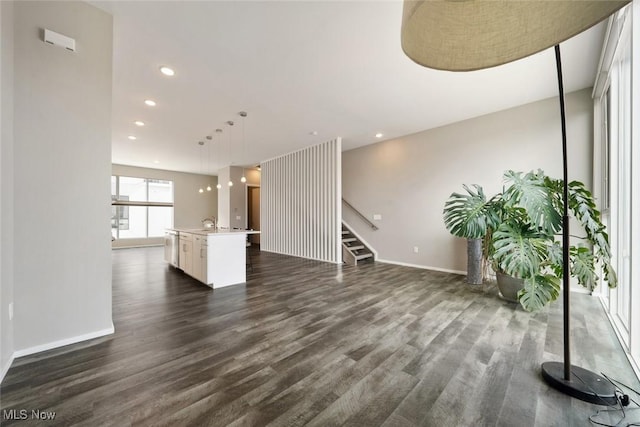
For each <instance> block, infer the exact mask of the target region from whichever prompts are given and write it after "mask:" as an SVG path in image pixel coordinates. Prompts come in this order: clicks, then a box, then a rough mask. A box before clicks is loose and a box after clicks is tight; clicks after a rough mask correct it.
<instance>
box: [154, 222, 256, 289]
mask: <svg viewBox="0 0 640 427" xmlns="http://www.w3.org/2000/svg"><path fill="white" fill-rule="evenodd" d="M258 233H260V232H259V231H254V230H235V229H234V230H229V229H222V228H198V229H191V228H172V229H168V230H167V231H166V233H165V251H164V253H165V257H164V258H165V261H167V262H168V263H169V264H171V265H173V266H174V267H176V268H179V269H181V270H182V271H184V272H185V273H187V274H188V275H190V276H191V277H193V278H195V279H197V280H199V281H200V282H202V283H204V284H206V285H208V286H210V287H212V288H214V289H217V288H222V287H225V286H230V285H235V284H238V283H244V282H246V280H247V270H246V268H247V267H246V259H247V235H248V234H258Z"/></svg>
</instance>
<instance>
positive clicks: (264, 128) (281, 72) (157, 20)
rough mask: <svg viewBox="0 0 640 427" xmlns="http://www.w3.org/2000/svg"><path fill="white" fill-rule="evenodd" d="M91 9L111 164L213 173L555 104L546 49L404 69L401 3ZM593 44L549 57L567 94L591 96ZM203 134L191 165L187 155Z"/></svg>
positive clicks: (570, 46) (147, 4) (594, 34)
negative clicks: (104, 52)
mask: <svg viewBox="0 0 640 427" xmlns="http://www.w3.org/2000/svg"><path fill="white" fill-rule="evenodd" d="M91 3H92V4H94V5H96V6H98V7H100V8H102V9H103V10H106V11H107V12H109V13H111V14H112V15H113V17H114V19H113V22H114V46H113V49H114V52H113V58H114V59H113V134H112V139H113V157H112V159H113V162H114V163H120V164H126V165H134V166H143V167H151V168H159V169H169V170H179V171H187V172H195V173H200V172H202V171H203V170H204V171H205V172H208V173H213V174H215V173H216V171H217V170H218V168H220V167H224V166H225V165H228V164H229V163H232V164H235V165H242V166H250V165H255V164H257V163H259V162H260V161H262V160H266V159H269V158H272V157H275V156H278V155H280V154H284V153H287V152H290V151H294V150H297V149H300V148H303V147H305V146H309V145H313V144H317V143H320V142H324V141H327V140H329V139H332V138H334V137H336V136H340V137H342V140H343V149H344V150H348V149H352V148H355V147H359V146H362V145H366V144H371V143H375V142H379V141H380V139H376V138H375V136H374V135H375V133H376V132H382V133H383V134H384V137H383V138H382V140H386V139H391V138H394V137H398V136H402V135H406V134H411V133H415V132H418V131H421V130H424V129H430V128H434V127H438V126H442V125H444V124H448V123H453V122H456V121H460V120H464V119H468V118H471V117H476V116H480V115H483V114H487V113H491V112H494V111H499V110H503V109H506V108H510V107H513V106H517V105H522V104H525V103H529V102H533V101H536V100H540V99H544V98H549V97H552V96H555V95H556V94H557V82H556V74H555V73H556V71H555V62H554V55H553V49H549V50H547V51H545V52H542V53H540V54H537V55H534V56H532V57H529V58H526V59H523V60H520V61H517V62H514V63H511V64H507V65H504V66H501V67H496V68H493V69H489V70H482V71H475V72H468V73H452V72H444V71H435V70H431V69H427V68H424V67H421V66H419V65H417V64H415V63H413V62H412V61H411V60H410V59H408V58H407V57H406V56H405V55H404V53H403V52H402V49H401V47H400V23H401V15H402V2H400V1H385V2H381V1H354V2H328V1H315V2H314V1H289V2H275V1H261V2H246V1H231V2H218V1H215V2H214V1H209V2H207V1H196V2H186V1H158V2H153V1H117V2H98V1H94V2H91ZM603 32H604V24H600V25H599V26H597V27H594V28H593V29H591V30H589V31H587V32H584V33H582V34H581V35H579V36H577V37H575V38H573V39H571V40H569V41H568V42H566V43H563V44H562V46H561V48H562V54H563V69H564V74H565V91H566V92H571V91H575V90H579V89H582V88H585V87H589V86H591V85H592V84H593V80H594V77H595V71H596V66H597V62H598V59H599V54H600V49H601V46H602V38H603ZM161 65H168V66H170V67H172V68H174V69H175V71H176V75H175V76H174V77H171V78H168V77H164V76H163V75H162V74H160V72H159V67H160V66H161ZM147 98H151V99H154V100H155V101H156V102H157V104H158V105H157V106H156V107H154V108H150V107H147V106H145V105H144V103H143V101H144V100H145V99H147ZM243 110H244V111H246V112H247V113H248V116H247V118H246V119H245V124H244V127H245V138H244V147H243V138H242V121H241V118H240V117H239V116H238V114H237V113H238V112H239V111H243ZM135 120H142V121H144V122H145V123H146V126H144V127H143V128H138V127H136V126H135V125H134V123H133V122H134V121H135ZM228 120H233V121H235V122H236V126H234V127H233V128H231V133H230V132H229V130H230V128H229V126H227V125H225V122H226V121H228ZM216 128H221V129H223V131H224V132H223V133H222V135H220V134H215V132H214V130H215V129H216ZM313 131H316V132H317V135H312V134H311V132H313ZM211 134H213V135H214V145H213V146H212V147H214V148H213V149H212V151H211V158H210V160H208V159H207V156H208V153H207V152H206V151H207V150H206V149H205V150H204V154H205V159H204V160H201V158H200V154H201V153H202V151H200V150H201V147H200V146H198V145H197V142H198V141H199V140H204V139H205V136H206V135H211ZM128 135H135V136H136V137H137V138H138V139H137V140H135V141H130V140H129V139H128V138H127V137H128ZM229 136H230V137H231V147H232V148H231V161H229V149H228V147H229ZM216 141H217V142H218V143H217V144H216V143H215V142H216ZM469 143H473V141H469ZM216 146H217V147H218V148H215V147H216ZM221 147H222V148H221ZM154 161H158V162H159V163H154Z"/></svg>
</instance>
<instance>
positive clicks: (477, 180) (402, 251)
mask: <svg viewBox="0 0 640 427" xmlns="http://www.w3.org/2000/svg"><path fill="white" fill-rule="evenodd" d="M558 105H559V104H558V99H557V98H551V99H547V100H544V101H540V102H535V103H532V104H527V105H524V106H520V107H517V108H513V109H509V110H506V111H501V112H497V113H494V114H489V115H486V116H482V117H478V118H474V119H470V120H466V121H463V122H459V123H455V124H452V125H448V126H444V127H441V128H437V129H432V130H427V131H423V132H420V133H417V134H414V135H408V136H405V137H402V138H398V139H395V140H389V141H384V142H380V143H378V144H374V145H369V146H366V147H362V148H358V149H354V150H350V151H346V152H344V153H343V155H342V191H343V197H344V198H345V200H347V201H348V202H349V203H351V204H352V205H353V206H354V207H355V208H356V209H358V210H359V211H360V212H362V213H363V214H364V215H365V216H367V217H368V218H369V219H373V215H374V214H381V215H382V220H381V221H373V222H374V223H375V224H376V225H378V226H379V230H377V231H373V230H371V229H370V228H369V227H368V226H366V225H365V224H364V223H363V222H362V220H360V219H358V218H357V217H356V216H355V215H354V214H353V213H352V212H351V211H350V210H349V209H348V208H344V209H343V218H344V219H345V221H346V222H347V223H348V224H350V225H351V226H352V227H354V228H355V231H356V232H357V233H358V234H359V235H361V236H362V237H363V238H364V239H365V240H366V241H367V242H368V243H369V244H371V245H372V246H373V248H374V249H375V250H376V251H378V256H379V259H381V260H388V261H392V262H397V263H406V264H410V265H416V266H422V267H428V268H435V269H442V270H446V271H456V272H466V242H465V240H464V239H461V238H456V237H453V236H451V235H450V234H449V233H448V232H447V230H446V229H445V227H444V223H443V220H442V209H443V206H444V202H445V201H446V199H447V198H448V197H449V195H450V194H451V193H452V192H454V191H458V192H461V191H463V189H462V184H463V183H466V184H480V185H482V186H483V187H484V190H485V192H486V193H487V194H488V195H493V194H495V193H496V192H498V191H500V190H501V181H502V173H503V172H504V171H505V170H508V169H513V170H516V171H528V170H531V169H538V168H540V169H543V170H544V171H545V172H546V173H547V174H548V175H550V176H553V177H557V178H562V160H561V155H562V150H561V129H560V114H559V106H558ZM566 109H567V129H568V130H567V132H568V144H569V179H570V180H571V179H579V180H581V181H583V182H585V184H587V186H589V187H590V186H591V179H592V177H591V173H592V158H591V153H592V146H593V107H592V100H591V97H590V90H589V89H586V90H582V91H580V92H576V93H572V94H569V95H567V96H566ZM425 114H428V112H425ZM415 246H417V247H418V253H414V247H415Z"/></svg>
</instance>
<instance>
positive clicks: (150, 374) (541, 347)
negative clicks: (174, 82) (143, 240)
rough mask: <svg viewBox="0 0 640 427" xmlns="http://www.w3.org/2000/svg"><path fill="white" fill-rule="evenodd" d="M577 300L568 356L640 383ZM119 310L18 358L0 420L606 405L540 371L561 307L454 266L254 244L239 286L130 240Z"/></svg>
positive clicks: (383, 422)
mask: <svg viewBox="0 0 640 427" xmlns="http://www.w3.org/2000/svg"><path fill="white" fill-rule="evenodd" d="M572 308H573V311H572V318H573V326H572V328H573V329H572V331H573V336H574V339H573V347H574V351H573V357H574V363H575V364H577V365H580V366H583V367H585V368H587V369H592V370H596V371H598V372H604V373H606V374H607V375H609V376H611V377H613V378H616V379H619V380H621V381H623V382H626V383H627V384H628V385H631V386H632V387H633V386H635V387H638V388H640V387H639V386H638V382H637V379H636V378H635V376H634V374H633V372H632V370H631V368H630V366H629V365H628V362H627V360H626V359H625V357H624V354H623V351H622V349H621V347H620V345H619V343H618V341H617V340H616V338H615V335H614V333H613V331H612V329H611V327H610V325H609V324H608V322H607V320H606V318H605V315H604V313H603V310H602V308H601V306H600V303H599V302H598V301H597V300H596V299H594V298H591V297H589V296H586V295H575V296H574V297H573V299H572ZM113 318H114V324H115V328H116V333H115V334H114V335H112V336H109V337H104V338H100V339H96V340H92V341H89V342H84V343H80V344H76V345H71V346H67V347H64V348H60V349H55V350H51V351H48V352H45V353H41V354H37V355H33V356H27V357H23V358H20V359H17V360H16V361H15V362H14V364H13V366H12V368H11V369H10V370H9V372H8V374H7V376H6V378H5V379H4V381H3V383H2V385H1V387H0V407H1V409H2V418H0V422H1V424H2V425H12V424H17V425H61V426H69V425H86V426H110V425H113V426H125V425H135V426H138V425H139V426H147V425H154V426H155V425H158V426H183V425H192V426H206V425H209V426H266V425H269V426H301V425H309V426H322V427H325V426H339V425H345V426H493V425H499V426H585V425H591V424H590V422H589V420H588V417H589V416H590V415H592V414H594V413H595V412H596V410H598V409H603V407H600V406H597V405H591V404H588V403H584V402H581V401H578V400H575V399H571V398H569V397H567V396H564V395H562V394H560V393H558V392H556V391H555V390H553V389H550V388H549V387H547V386H546V384H545V383H544V382H543V381H542V379H541V377H540V364H541V363H542V362H543V361H548V360H561V357H562V356H561V355H562V317H561V304H560V303H556V304H554V305H553V306H552V307H551V308H550V309H549V310H546V311H544V312H541V313H537V314H529V313H526V312H524V311H523V310H522V309H520V308H518V307H516V306H515V305H513V304H510V303H507V302H504V301H502V300H500V299H498V298H497V296H496V291H495V289H494V288H493V287H490V286H485V287H480V288H472V287H470V286H469V285H467V284H465V283H464V277H461V276H457V275H453V274H448V273H439V272H433V271H427V270H420V269H414V268H408V267H401V266H394V265H386V264H380V263H377V264H363V265H359V266H357V267H346V266H345V267H343V266H336V265H332V264H326V263H321V262H315V261H309V260H304V259H299V258H292V257H287V256H283V255H277V254H270V253H266V252H255V253H254V256H253V269H252V271H250V272H249V273H248V280H247V283H246V284H243V285H236V286H232V287H228V288H223V289H217V290H215V291H212V290H210V289H209V288H207V287H206V286H204V285H201V284H199V283H198V282H196V281H195V280H194V279H191V278H189V277H188V276H186V275H184V274H183V273H181V272H180V271H178V270H175V269H173V268H170V267H167V265H166V264H165V263H164V262H163V261H162V248H144V249H124V250H117V251H113ZM11 409H16V410H22V409H25V410H27V411H28V413H29V415H31V411H32V410H41V411H55V413H56V416H55V419H54V420H52V421H51V420H49V421H38V420H34V419H28V420H26V421H16V420H11V419H7V418H8V417H7V416H6V414H7V411H9V410H11ZM636 414H637V415H638V416H636V418H635V420H639V419H640V414H638V413H637V412H636ZM632 415H633V414H632ZM598 420H604V421H607V422H611V420H615V421H617V419H616V418H615V415H610V416H609V415H606V416H603V417H600V418H598Z"/></svg>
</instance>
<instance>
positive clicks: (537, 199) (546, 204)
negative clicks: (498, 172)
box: [503, 171, 562, 235]
mask: <svg viewBox="0 0 640 427" xmlns="http://www.w3.org/2000/svg"><path fill="white" fill-rule="evenodd" d="M504 180H505V182H506V183H507V184H508V187H507V188H506V189H505V191H504V195H503V198H504V200H505V202H506V204H507V205H510V206H522V207H523V208H524V209H525V210H526V212H527V214H528V216H529V222H530V223H531V225H532V226H534V227H539V228H541V229H542V230H543V231H544V232H545V233H547V234H549V235H552V234H554V233H556V232H557V231H559V230H560V229H561V228H562V215H561V214H560V212H559V211H558V210H557V208H556V206H555V204H554V198H553V197H552V191H551V189H549V188H548V187H547V186H546V185H545V176H544V173H543V172H542V171H537V172H533V171H531V172H528V173H526V174H522V173H521V172H514V171H507V172H505V174H504Z"/></svg>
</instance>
